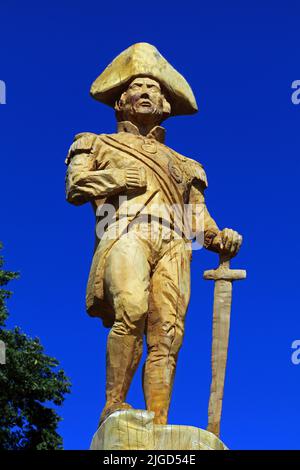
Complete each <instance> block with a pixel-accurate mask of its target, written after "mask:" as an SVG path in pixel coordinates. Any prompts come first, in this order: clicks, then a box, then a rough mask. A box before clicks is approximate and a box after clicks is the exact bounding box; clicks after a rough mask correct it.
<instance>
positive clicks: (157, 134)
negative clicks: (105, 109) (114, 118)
mask: <svg viewBox="0 0 300 470" xmlns="http://www.w3.org/2000/svg"><path fill="white" fill-rule="evenodd" d="M118 132H129V133H130V134H134V135H141V134H140V131H139V130H138V128H137V126H136V125H135V124H133V123H132V122H130V121H121V122H118ZM165 135H166V129H165V128H164V127H161V126H155V127H153V129H151V131H150V132H149V133H148V134H147V135H146V138H147V139H155V140H157V141H158V142H160V143H161V144H163V143H164V141H165Z"/></svg>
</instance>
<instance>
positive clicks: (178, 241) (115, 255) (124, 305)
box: [66, 43, 242, 424]
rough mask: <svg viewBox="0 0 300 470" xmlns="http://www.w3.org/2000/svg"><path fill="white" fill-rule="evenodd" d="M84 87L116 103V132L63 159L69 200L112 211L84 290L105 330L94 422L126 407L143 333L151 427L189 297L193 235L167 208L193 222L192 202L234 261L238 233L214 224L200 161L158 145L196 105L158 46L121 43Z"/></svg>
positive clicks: (85, 142)
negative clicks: (101, 389)
mask: <svg viewBox="0 0 300 470" xmlns="http://www.w3.org/2000/svg"><path fill="white" fill-rule="evenodd" d="M91 93H92V95H93V96H94V97H95V98H96V99H98V100H99V101H101V102H104V103H106V104H108V105H111V106H113V107H114V108H115V111H116V117H117V121H118V130H117V133H115V134H100V135H96V134H91V133H83V134H79V135H77V136H76V138H75V141H74V143H73V144H72V146H71V148H70V150H69V153H68V157H67V165H68V170H67V179H66V192H67V200H68V201H69V202H70V203H72V204H75V205H80V204H83V203H86V202H91V203H92V205H93V207H94V209H95V213H96V221H97V223H100V222H101V221H102V219H103V212H101V207H103V204H105V207H108V206H107V205H108V204H110V207H112V208H113V209H114V211H115V213H114V216H113V217H111V218H110V219H109V223H107V224H106V226H105V229H104V230H103V233H101V235H100V238H99V233H98V237H97V242H96V248H95V253H94V257H93V263H92V267H91V272H90V276H89V281H88V287H87V310H88V313H89V314H90V315H91V316H98V317H100V318H102V320H103V323H104V325H105V326H107V327H110V328H111V330H110V333H109V335H108V342H107V377H106V405H105V408H104V410H103V412H102V415H101V420H102V421H103V419H104V418H105V417H106V416H108V415H109V414H110V413H112V412H113V411H115V410H118V409H123V408H124V409H126V408H129V407H130V405H128V404H127V403H126V402H125V400H126V395H127V392H128V389H129V386H130V383H131V381H132V378H133V376H134V373H135V371H136V369H137V366H138V364H139V361H140V358H141V355H142V344H143V337H144V334H145V336H146V341H147V348H148V355H147V360H146V363H145V365H144V369H143V390H144V395H145V401H146V406H147V410H151V411H154V412H155V419H154V422H155V423H156V424H166V423H167V417H168V409H169V404H170V398H171V392H172V385H173V380H174V374H175V369H176V362H177V356H178V352H179V349H180V347H181V344H182V339H183V333H184V321H185V314H186V310H187V307H188V303H189V298H190V259H191V249H190V247H191V239H190V238H189V237H188V236H187V234H186V231H185V228H183V226H180V227H179V225H180V224H178V223H176V222H175V221H174V220H175V219H174V211H173V210H171V209H170V210H168V208H171V207H173V206H174V207H176V208H177V209H176V210H178V208H179V209H180V208H182V207H183V206H184V205H185V204H189V205H191V206H192V208H193V209H192V223H191V225H192V227H194V226H195V225H196V222H197V221H196V220H195V218H196V217H197V214H199V211H197V210H194V208H195V207H197V206H198V207H201V209H202V210H201V213H202V216H203V225H204V227H203V233H204V236H203V245H204V247H205V248H207V249H209V250H212V251H215V252H219V253H223V254H227V255H228V256H229V257H233V256H235V255H236V254H237V252H238V251H239V248H240V246H241V243H242V237H241V236H240V235H239V234H238V233H237V232H235V231H233V230H231V229H224V230H219V228H218V226H217V224H216V223H215V221H214V220H213V219H212V217H211V216H210V214H209V212H208V210H207V208H206V206H205V202H204V191H205V189H206V187H207V180H206V175H205V172H204V170H203V167H202V165H201V164H200V163H198V162H196V161H195V160H192V159H189V158H187V157H184V156H182V155H180V154H178V153H177V152H175V151H174V150H172V149H171V148H169V147H167V146H166V145H165V143H164V140H165V129H164V128H163V127H161V123H162V121H163V120H165V119H166V118H167V117H169V116H171V115H172V116H174V115H178V114H192V113H194V112H196V111H197V105H196V101H195V98H194V95H193V93H192V90H191V89H190V87H189V85H188V83H187V82H186V80H185V79H184V78H183V77H182V75H180V74H179V73H178V72H177V71H176V70H175V69H174V68H173V67H172V66H171V65H170V64H169V63H168V62H167V61H166V60H165V59H164V58H163V57H162V56H161V55H160V53H159V52H158V51H157V49H156V48H154V47H153V46H151V45H149V44H146V43H139V44H135V45H133V46H131V47H130V48H128V49H126V50H125V51H124V52H123V53H121V54H120V55H119V56H118V57H117V58H116V59H115V60H114V61H113V62H112V63H111V64H110V65H109V66H108V67H107V68H106V70H105V71H104V72H103V73H102V74H101V75H100V76H99V77H98V79H97V80H96V81H95V82H94V84H93V85H92V89H91ZM162 207H163V208H164V211H163V214H162V212H161V211H160V208H162ZM176 210H175V212H176ZM179 219H180V217H179V218H177V220H179ZM124 221H125V222H124ZM120 225H121V230H120ZM150 225H151V231H150V232H151V236H149V226H150ZM116 226H118V230H117V231H116ZM179 228H180V230H179ZM179 232H180V234H181V235H178V233H179ZM145 233H147V234H148V236H145Z"/></svg>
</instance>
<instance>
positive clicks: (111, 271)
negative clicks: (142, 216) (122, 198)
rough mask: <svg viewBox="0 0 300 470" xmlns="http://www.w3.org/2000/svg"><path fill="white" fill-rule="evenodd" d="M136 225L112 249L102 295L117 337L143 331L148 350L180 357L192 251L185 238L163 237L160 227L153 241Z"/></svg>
mask: <svg viewBox="0 0 300 470" xmlns="http://www.w3.org/2000/svg"><path fill="white" fill-rule="evenodd" d="M145 227H146V226H145V225H143V224H137V225H134V226H133V228H132V229H131V230H130V231H129V232H128V233H127V234H125V235H123V236H122V237H121V238H120V239H119V240H118V241H117V242H116V243H115V244H114V246H113V248H112V249H111V251H110V253H109V255H108V257H107V259H106V265H105V275H104V292H105V296H106V299H107V300H108V302H109V303H110V304H111V305H112V307H113V310H114V314H115V321H114V325H113V327H112V330H113V331H114V332H115V333H116V334H118V335H128V334H134V335H136V336H142V335H143V333H144V332H145V334H146V340H147V345H148V349H149V351H152V350H157V351H159V353H160V354H163V355H165V356H169V355H170V354H171V355H172V356H173V355H176V354H177V352H178V350H179V348H180V346H181V343H182V339H183V332H184V318H185V313H186V310H187V306H188V303H189V298H190V249H189V246H188V245H187V243H186V242H185V241H184V240H183V239H181V238H180V239H176V238H173V239H169V238H166V239H163V234H162V226H161V225H160V224H157V226H156V229H157V231H158V232H157V233H156V234H155V236H153V237H152V238H151V240H149V237H147V236H146V235H145V233H146V232H145Z"/></svg>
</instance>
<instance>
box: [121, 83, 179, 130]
mask: <svg viewBox="0 0 300 470" xmlns="http://www.w3.org/2000/svg"><path fill="white" fill-rule="evenodd" d="M115 110H116V115H117V120H118V121H131V122H133V123H134V124H136V125H138V126H155V125H158V124H160V123H161V122H162V121H163V120H164V119H166V118H167V117H169V116H170V114H171V105H170V103H169V102H168V101H167V99H166V97H165V93H164V92H163V90H162V87H161V85H160V83H159V82H158V81H157V80H154V79H153V78H150V77H137V78H135V79H133V80H132V81H131V82H130V84H129V86H128V87H127V89H126V90H125V91H124V92H123V93H122V95H121V96H120V98H119V100H118V101H116V103H115Z"/></svg>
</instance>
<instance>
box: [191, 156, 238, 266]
mask: <svg viewBox="0 0 300 470" xmlns="http://www.w3.org/2000/svg"><path fill="white" fill-rule="evenodd" d="M206 188H207V179H206V174H205V172H204V170H203V168H202V166H201V165H200V164H197V169H196V175H195V178H194V180H193V183H192V186H191V191H190V198H189V203H190V204H192V213H193V220H192V229H193V232H194V233H195V227H197V220H196V218H197V217H203V230H204V241H203V245H204V248H206V249H208V250H211V251H214V252H217V253H222V254H228V255H230V257H233V256H235V255H236V254H237V253H238V251H239V249H240V247H241V244H242V240H243V239H242V236H241V235H240V234H239V233H238V232H236V231H235V230H232V229H229V228H225V229H223V230H220V229H219V227H218V225H217V224H216V222H215V220H214V219H213V218H212V216H211V215H210V213H209V211H208V209H207V207H206V203H205V196H204V192H205V189H206Z"/></svg>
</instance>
